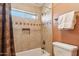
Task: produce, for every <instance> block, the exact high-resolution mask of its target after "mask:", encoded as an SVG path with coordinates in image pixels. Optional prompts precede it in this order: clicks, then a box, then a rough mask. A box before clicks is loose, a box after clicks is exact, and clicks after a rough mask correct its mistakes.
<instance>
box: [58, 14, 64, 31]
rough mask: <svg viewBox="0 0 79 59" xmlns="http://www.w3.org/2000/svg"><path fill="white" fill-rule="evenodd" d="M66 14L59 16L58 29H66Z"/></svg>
mask: <svg viewBox="0 0 79 59" xmlns="http://www.w3.org/2000/svg"><path fill="white" fill-rule="evenodd" d="M64 22H65V14H64V15H61V16H59V17H58V22H57V24H58V29H60V30H61V29H64Z"/></svg>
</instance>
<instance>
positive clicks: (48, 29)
mask: <svg viewBox="0 0 79 59" xmlns="http://www.w3.org/2000/svg"><path fill="white" fill-rule="evenodd" d="M50 6H51V5H50ZM42 12H43V16H42V24H43V25H42V38H43V39H42V40H44V41H45V46H44V45H43V44H42V45H43V46H44V48H45V50H46V51H48V52H49V53H50V54H51V55H52V16H51V15H52V9H51V8H48V7H44V8H43V11H42Z"/></svg>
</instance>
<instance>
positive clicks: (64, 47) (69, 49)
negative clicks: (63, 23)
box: [53, 42, 78, 56]
mask: <svg viewBox="0 0 79 59" xmlns="http://www.w3.org/2000/svg"><path fill="white" fill-rule="evenodd" d="M53 48H54V55H55V56H76V55H77V50H78V47H77V46H74V45H70V44H66V43H61V42H53Z"/></svg>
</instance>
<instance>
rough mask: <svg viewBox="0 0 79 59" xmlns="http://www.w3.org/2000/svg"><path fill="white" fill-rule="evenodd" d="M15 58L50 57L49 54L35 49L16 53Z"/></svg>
mask: <svg viewBox="0 0 79 59" xmlns="http://www.w3.org/2000/svg"><path fill="white" fill-rule="evenodd" d="M43 52H44V53H43ZM16 56H50V54H49V53H48V52H46V51H45V50H42V49H41V48H36V49H32V50H28V51H23V52H18V53H16Z"/></svg>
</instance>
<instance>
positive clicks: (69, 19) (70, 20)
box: [64, 11, 76, 29]
mask: <svg viewBox="0 0 79 59" xmlns="http://www.w3.org/2000/svg"><path fill="white" fill-rule="evenodd" d="M75 24H76V19H75V11H71V12H69V13H66V14H65V20H64V29H74V25H75Z"/></svg>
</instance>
